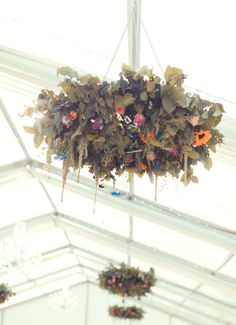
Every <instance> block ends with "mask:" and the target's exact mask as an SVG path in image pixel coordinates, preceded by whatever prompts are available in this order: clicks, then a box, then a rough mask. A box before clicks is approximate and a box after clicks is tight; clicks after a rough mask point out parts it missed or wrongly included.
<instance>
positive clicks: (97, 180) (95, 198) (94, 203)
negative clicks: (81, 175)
mask: <svg viewBox="0 0 236 325" xmlns="http://www.w3.org/2000/svg"><path fill="white" fill-rule="evenodd" d="M95 180H96V188H95V193H94V202H93V213H95V210H96V202H97V192H98V182H99V179H98V176H95Z"/></svg>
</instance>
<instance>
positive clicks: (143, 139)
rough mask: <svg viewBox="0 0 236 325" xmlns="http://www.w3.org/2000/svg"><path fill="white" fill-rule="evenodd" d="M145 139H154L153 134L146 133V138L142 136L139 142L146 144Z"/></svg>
mask: <svg viewBox="0 0 236 325" xmlns="http://www.w3.org/2000/svg"><path fill="white" fill-rule="evenodd" d="M147 139H150V140H154V139H155V134H154V133H153V132H148V134H147V136H146V135H144V134H142V135H141V137H140V140H141V141H142V142H143V143H147Z"/></svg>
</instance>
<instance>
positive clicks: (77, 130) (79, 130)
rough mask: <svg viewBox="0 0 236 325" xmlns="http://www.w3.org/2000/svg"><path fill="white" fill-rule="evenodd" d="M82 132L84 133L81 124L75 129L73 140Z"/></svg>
mask: <svg viewBox="0 0 236 325" xmlns="http://www.w3.org/2000/svg"><path fill="white" fill-rule="evenodd" d="M81 134H82V131H81V126H78V127H77V129H76V130H75V132H74V133H73V134H72V136H71V140H73V139H74V138H75V137H77V136H80V135H81Z"/></svg>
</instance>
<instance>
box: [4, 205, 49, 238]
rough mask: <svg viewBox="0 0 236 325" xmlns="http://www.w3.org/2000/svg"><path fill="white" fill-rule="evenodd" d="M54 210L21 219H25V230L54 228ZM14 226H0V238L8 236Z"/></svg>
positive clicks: (34, 230) (33, 230)
mask: <svg viewBox="0 0 236 325" xmlns="http://www.w3.org/2000/svg"><path fill="white" fill-rule="evenodd" d="M53 213H54V211H52V212H49V213H46V214H42V215H38V216H35V217H33V218H30V219H26V220H22V221H25V223H26V231H27V233H28V232H31V233H32V232H37V231H42V230H44V229H50V228H55V225H54V222H53V216H54V214H53ZM14 227H15V223H14V224H10V225H8V226H5V227H1V228H0V238H1V239H3V237H5V236H9V235H11V234H12V233H13V230H14Z"/></svg>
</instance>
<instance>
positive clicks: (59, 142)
mask: <svg viewBox="0 0 236 325" xmlns="http://www.w3.org/2000/svg"><path fill="white" fill-rule="evenodd" d="M62 142H63V140H62V138H61V137H59V138H57V139H56V143H57V145H58V146H59V145H61V144H62Z"/></svg>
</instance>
